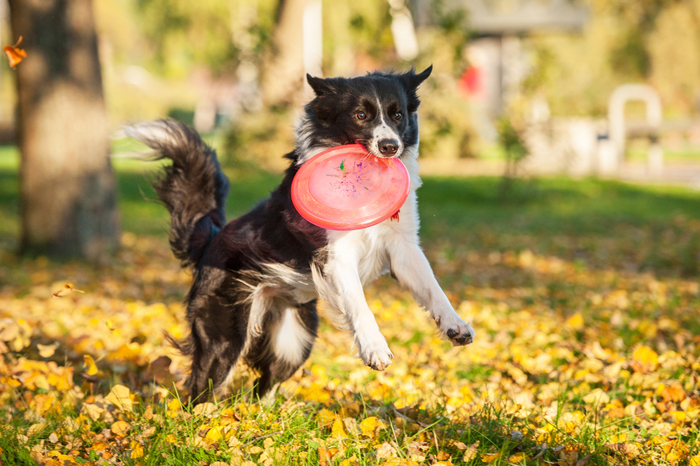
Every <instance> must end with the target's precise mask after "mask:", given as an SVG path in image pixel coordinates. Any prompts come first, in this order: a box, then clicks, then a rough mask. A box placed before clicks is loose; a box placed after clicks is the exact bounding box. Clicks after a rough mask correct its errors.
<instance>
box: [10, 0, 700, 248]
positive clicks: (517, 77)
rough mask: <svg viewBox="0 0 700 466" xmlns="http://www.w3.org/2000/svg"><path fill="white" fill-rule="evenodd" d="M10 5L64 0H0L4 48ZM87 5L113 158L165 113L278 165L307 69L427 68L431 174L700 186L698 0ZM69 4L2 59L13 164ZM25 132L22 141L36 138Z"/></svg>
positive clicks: (235, 160) (103, 0)
mask: <svg viewBox="0 0 700 466" xmlns="http://www.w3.org/2000/svg"><path fill="white" fill-rule="evenodd" d="M13 3H14V4H15V8H14V10H15V13H14V16H19V15H21V11H20V10H22V5H26V6H27V8H29V7H30V6H31V5H32V4H36V5H34V7H32V8H35V9H36V11H42V8H44V9H46V8H48V7H47V5H54V6H53V7H52V8H54V10H55V9H56V8H58V7H57V6H56V5H57V4H59V3H61V2H56V1H53V0H51V1H48V0H47V1H45V2H39V1H38V0H31V1H28V2H25V3H22V2H19V1H17V0H14V2H13V1H10V4H9V5H8V4H6V1H5V0H0V37H1V38H2V41H3V43H4V44H13V43H15V42H16V40H17V36H18V35H19V34H20V32H21V31H20V29H21V28H22V27H23V26H22V25H24V26H25V27H26V24H28V23H27V22H26V21H29V20H26V21H25V22H22V21H20V20H19V19H16V20H15V21H11V19H12V18H13V13H12V12H13V9H12V8H8V6H10V5H12V4H13ZM69 3H70V2H69ZM71 4H73V3H71ZM78 4H80V5H81V6H80V9H81V11H83V12H87V13H85V14H84V16H80V17H81V18H84V19H85V18H87V19H85V21H90V20H91V21H92V22H93V23H94V32H95V38H96V39H95V40H96V51H97V52H98V56H99V66H100V68H101V75H100V74H99V73H98V74H96V75H95V76H96V78H94V79H97V80H98V83H99V80H101V82H102V85H103V94H104V100H105V106H106V118H107V123H106V124H107V126H108V128H109V131H108V133H109V134H110V135H111V142H110V146H111V147H110V150H111V153H112V154H113V156H119V155H125V156H128V155H129V154H130V153H132V152H133V151H134V150H137V149H138V148H137V147H136V146H135V145H134V144H133V143H132V142H129V141H127V140H123V139H120V137H119V136H120V133H119V128H120V127H121V126H122V125H124V124H127V123H133V122H138V121H142V120H150V119H155V118H162V117H165V116H169V117H172V118H176V119H178V120H181V121H184V122H186V123H188V124H191V125H193V126H195V127H196V128H197V129H198V130H199V131H201V132H202V133H204V134H205V135H206V138H207V140H208V141H210V142H211V143H212V144H213V145H214V146H215V147H216V148H217V149H218V151H219V156H220V158H221V159H222V161H223V163H224V164H225V165H226V166H227V167H229V169H231V170H242V169H250V168H251V167H255V169H259V168H260V169H263V170H265V171H267V172H271V173H279V172H280V171H281V170H282V169H284V168H285V161H284V160H283V159H282V158H281V155H282V154H284V153H286V152H288V151H290V150H291V149H292V147H293V144H294V141H293V126H294V121H295V119H296V117H297V115H298V114H299V112H300V110H301V108H302V105H303V104H304V102H306V101H307V100H308V99H309V98H310V97H311V94H310V91H309V89H308V88H307V87H305V83H304V79H303V77H304V75H305V73H307V72H308V73H311V74H312V75H316V76H326V77H327V76H357V75H362V74H364V73H367V72H369V71H372V70H375V69H381V70H388V69H393V70H397V71H403V70H406V69H409V68H410V67H412V66H413V67H416V68H417V69H419V70H421V69H423V68H424V67H426V66H428V65H430V64H432V65H433V66H434V72H433V75H432V76H431V78H430V79H429V80H428V81H427V82H426V83H425V84H424V85H423V86H422V88H421V91H420V92H421V96H422V102H423V103H422V105H421V109H420V119H421V143H422V144H421V158H422V161H423V163H422V167H423V170H424V173H426V174H434V175H444V174H449V175H497V176H498V175H503V174H505V177H506V178H515V177H522V176H531V175H542V174H567V175H574V176H590V175H593V176H605V177H613V178H619V179H623V180H634V181H644V182H648V181H657V182H658V181H660V182H674V183H682V184H686V185H690V186H694V187H700V117H699V116H698V111H699V106H700V0H636V1H630V0H435V1H429V0H353V1H349V0H203V1H200V2H190V1H186V0H94V1H92V2H91V1H85V0H81V1H80V2H77V3H75V5H78ZM42 5H43V6H42ZM72 8H74V9H75V10H76V11H73V13H70V14H68V15H63V16H61V14H59V12H58V10H56V11H53V10H52V12H51V13H50V14H48V13H47V18H49V19H48V20H47V21H49V22H48V23H46V25H47V26H44V29H43V32H35V33H34V34H33V35H32V34H27V33H25V37H24V40H25V42H24V43H23V44H25V45H26V47H27V52H28V58H26V59H25V61H24V62H23V63H20V64H19V65H18V70H17V71H13V70H11V69H10V68H9V67H8V63H7V61H3V63H2V65H1V67H0V96H1V97H2V99H1V101H0V140H1V142H2V143H3V144H4V146H3V149H2V152H1V154H0V163H2V164H4V166H5V167H17V166H18V162H17V161H18V160H19V158H18V152H17V150H16V149H15V148H14V147H15V146H14V145H15V144H16V143H18V142H19V140H20V139H21V137H20V135H19V133H18V128H22V125H21V124H20V122H19V121H18V115H20V116H21V115H22V111H21V105H19V107H20V111H19V112H18V111H17V110H16V109H17V108H18V91H17V90H18V86H17V83H16V80H17V79H18V78H19V79H20V80H21V79H22V76H23V74H22V73H24V76H25V77H26V78H27V79H30V77H29V75H30V74H31V73H35V72H36V69H35V67H34V66H33V65H32V64H31V63H30V62H31V61H32V59H35V60H36V59H38V57H39V56H40V55H41V54H42V53H46V54H48V56H51V55H52V54H54V55H57V56H58V58H59V60H64V59H65V60H66V61H70V62H71V63H74V61H72V59H69V56H70V53H71V52H70V50H69V49H70V45H66V47H65V48H64V49H61V50H58V51H55V52H51V51H49V52H42V51H41V50H40V49H41V47H40V45H41V44H40V43H39V42H41V41H40V40H37V37H38V36H39V35H41V34H44V35H46V34H49V33H48V32H47V28H49V27H51V25H55V24H57V23H58V22H61V21H66V22H68V23H70V21H71V19H70V18H71V15H80V14H82V13H80V11H78V7H72ZM47 11H48V10H47ZM51 15H53V16H51ZM13 24H14V26H15V27H14V28H13V27H12V25H13ZM13 29H16V30H17V31H15V32H13ZM36 31H39V30H38V29H37V30H36ZM35 36H36V37H35ZM47 40H48V39H47ZM51 40H54V42H55V41H56V40H55V39H51ZM49 41H50V40H49ZM54 45H55V44H54ZM37 47H39V48H37ZM48 47H49V49H50V46H48ZM54 58H55V57H54ZM54 61H55V60H54ZM47 63H51V61H50V60H49V61H48V62H47ZM75 63H77V62H75ZM52 66H53V65H52ZM59 74H60V73H59ZM33 83H34V84H32V85H31V87H33V88H34V89H38V88H41V87H42V86H43V84H42V83H41V81H36V80H35V81H33ZM29 87H30V86H29V85H26V86H25V89H27V88H29ZM19 89H22V86H21V84H20V86H19ZM28 99H29V98H28ZM20 100H21V99H20ZM75 100H76V99H72V98H66V99H65V102H66V105H71V102H73V101H75ZM64 107H65V106H64ZM26 115H27V114H26V112H25V119H26V120H27V121H30V118H28V117H26ZM56 115H57V114H56V113H54V116H56ZM56 118H64V119H67V120H70V119H71V118H70V117H58V116H56ZM35 119H36V118H33V119H31V120H32V121H33V120H35ZM25 127H26V125H25ZM66 128H69V127H66ZM66 128H64V129H63V131H64V132H66V131H69V129H66ZM33 134H34V135H33V136H31V137H30V136H25V139H32V138H42V137H43V136H41V135H38V134H39V133H33ZM44 152H46V151H44ZM113 160H115V158H114V157H113ZM119 163H122V162H121V161H120V160H119V161H117V164H119ZM124 163H126V162H124ZM44 165H46V164H44ZM107 197H109V196H107ZM107 203H109V200H108V201H107ZM41 217H44V216H43V215H42V216H41ZM126 221H127V222H128V220H126ZM5 230H6V232H7V233H9V232H15V233H16V232H17V230H19V226H17V225H15V226H9V227H6V228H5ZM25 242H28V243H30V242H31V240H27V241H25Z"/></svg>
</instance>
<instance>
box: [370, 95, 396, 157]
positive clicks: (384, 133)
mask: <svg viewBox="0 0 700 466" xmlns="http://www.w3.org/2000/svg"><path fill="white" fill-rule="evenodd" d="M377 112H378V115H379V118H380V121H381V124H380V125H377V126H375V128H374V130H373V131H372V140H371V141H370V144H369V151H370V152H372V153H373V154H374V155H376V156H377V157H385V155H383V154H382V153H381V152H380V151H379V141H381V140H383V139H394V140H395V141H396V142H398V143H399V148H398V150H397V151H396V154H395V155H396V156H399V155H401V153H402V152H403V141H401V138H400V137H399V134H398V133H397V132H396V131H395V130H394V128H392V127H391V126H389V124H387V122H386V120H385V119H384V109H383V108H382V104H381V102H380V101H379V99H377ZM392 156H393V154H392Z"/></svg>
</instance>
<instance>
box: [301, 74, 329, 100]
mask: <svg viewBox="0 0 700 466" xmlns="http://www.w3.org/2000/svg"><path fill="white" fill-rule="evenodd" d="M306 81H307V82H308V83H309V86H311V89H313V90H314V94H316V95H317V96H318V97H321V96H323V95H326V94H331V93H332V92H333V90H334V87H333V84H332V82H331V80H330V79H323V78H316V77H314V76H311V75H310V74H308V73H306Z"/></svg>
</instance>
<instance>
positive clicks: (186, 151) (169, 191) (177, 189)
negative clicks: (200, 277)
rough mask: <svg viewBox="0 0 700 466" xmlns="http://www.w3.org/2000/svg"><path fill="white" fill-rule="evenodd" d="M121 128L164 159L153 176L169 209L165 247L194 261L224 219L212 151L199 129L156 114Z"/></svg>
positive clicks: (224, 191) (222, 188) (224, 181)
mask: <svg viewBox="0 0 700 466" xmlns="http://www.w3.org/2000/svg"><path fill="white" fill-rule="evenodd" d="M124 131H125V133H126V134H127V135H128V136H130V137H132V138H134V139H138V140H139V141H141V142H143V143H144V144H146V145H148V146H150V147H152V148H153V149H155V150H156V151H157V152H158V153H159V155H156V156H155V157H154V158H153V159H154V160H159V159H164V158H165V159H170V160H172V162H173V163H172V165H169V166H166V167H165V174H163V175H161V176H160V177H158V178H157V179H156V180H155V181H154V182H153V188H154V189H155V191H156V193H157V194H158V197H159V198H160V200H161V201H163V203H164V204H165V206H166V207H167V208H168V211H169V212H170V218H171V220H170V247H171V248H172V250H173V254H175V257H177V258H178V259H180V260H181V261H182V265H183V266H193V265H195V264H196V263H197V262H198V261H199V258H200V257H201V255H202V252H203V251H204V248H205V247H206V245H207V244H208V243H209V241H210V240H211V238H212V237H213V236H214V235H216V234H217V233H218V232H219V231H220V230H221V228H222V227H223V225H224V224H225V223H226V214H225V212H224V207H225V205H226V196H227V195H228V190H229V181H228V178H226V175H224V173H223V172H222V171H221V166H220V165H219V161H218V160H217V158H216V152H215V151H214V150H213V149H211V148H210V147H209V146H207V145H206V144H205V143H204V142H203V141H202V139H201V137H200V136H199V134H198V133H197V132H196V131H195V130H193V129H191V128H189V127H188V126H186V125H184V124H183V123H180V122H177V121H175V120H158V121H152V122H146V123H139V124H137V125H134V126H129V127H126V128H124Z"/></svg>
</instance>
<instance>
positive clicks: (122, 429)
mask: <svg viewBox="0 0 700 466" xmlns="http://www.w3.org/2000/svg"><path fill="white" fill-rule="evenodd" d="M129 429H131V426H130V425H129V424H128V423H127V422H125V421H116V422H115V423H114V424H112V427H110V430H111V431H112V433H113V434H114V435H119V436H122V437H123V436H125V435H126V433H127V432H129Z"/></svg>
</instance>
